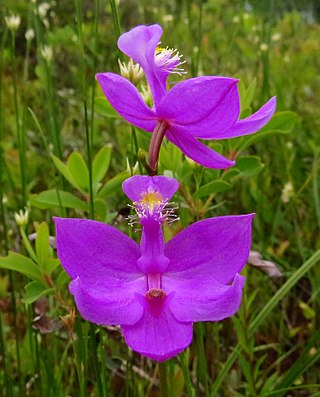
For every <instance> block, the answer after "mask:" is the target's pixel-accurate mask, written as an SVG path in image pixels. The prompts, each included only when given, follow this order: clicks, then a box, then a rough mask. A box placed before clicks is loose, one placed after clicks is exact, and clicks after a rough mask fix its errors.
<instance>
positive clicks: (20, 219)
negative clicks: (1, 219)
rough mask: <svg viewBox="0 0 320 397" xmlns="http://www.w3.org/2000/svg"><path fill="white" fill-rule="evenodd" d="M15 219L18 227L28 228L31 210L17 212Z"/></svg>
mask: <svg viewBox="0 0 320 397" xmlns="http://www.w3.org/2000/svg"><path fill="white" fill-rule="evenodd" d="M14 219H15V221H16V223H17V225H18V226H26V225H27V224H28V222H29V210H28V209H27V208H25V209H24V210H19V212H15V213H14Z"/></svg>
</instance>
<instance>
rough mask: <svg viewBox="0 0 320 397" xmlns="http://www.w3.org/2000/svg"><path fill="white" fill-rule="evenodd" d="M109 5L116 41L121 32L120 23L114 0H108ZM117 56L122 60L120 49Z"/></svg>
mask: <svg viewBox="0 0 320 397" xmlns="http://www.w3.org/2000/svg"><path fill="white" fill-rule="evenodd" d="M110 6H111V13H112V19H113V26H114V31H115V39H116V41H117V40H118V38H119V36H120V34H121V25H120V18H119V12H118V7H117V4H116V2H115V0H110ZM118 56H119V58H120V59H121V60H123V54H122V52H121V51H120V50H118Z"/></svg>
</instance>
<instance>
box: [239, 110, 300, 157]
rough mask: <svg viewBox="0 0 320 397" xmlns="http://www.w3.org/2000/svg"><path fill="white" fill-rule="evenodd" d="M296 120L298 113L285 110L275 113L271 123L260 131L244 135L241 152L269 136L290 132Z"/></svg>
mask: <svg viewBox="0 0 320 397" xmlns="http://www.w3.org/2000/svg"><path fill="white" fill-rule="evenodd" d="M296 120H297V115H296V113H294V112H290V111H284V112H277V113H275V115H274V116H273V118H272V119H271V120H270V121H269V123H268V124H267V125H266V126H264V127H263V128H262V129H261V130H260V131H259V132H257V133H255V134H253V135H247V136H244V137H242V139H243V143H242V144H241V147H240V148H239V151H240V152H241V151H243V150H245V149H246V148H247V147H249V146H250V145H252V144H253V143H256V142H259V141H261V140H263V139H265V138H268V137H269V136H272V135H275V134H288V133H289V132H291V130H292V128H293V127H294V124H295V122H296Z"/></svg>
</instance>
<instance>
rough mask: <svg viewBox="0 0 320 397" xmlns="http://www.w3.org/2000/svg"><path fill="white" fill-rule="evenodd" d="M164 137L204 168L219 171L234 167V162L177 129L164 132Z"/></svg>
mask: <svg viewBox="0 0 320 397" xmlns="http://www.w3.org/2000/svg"><path fill="white" fill-rule="evenodd" d="M166 137H167V138H168V139H169V141H171V142H172V143H173V144H174V145H176V146H178V148H180V149H181V150H182V152H183V153H184V154H185V155H186V156H188V157H190V158H191V159H192V160H194V161H195V162H196V163H199V164H201V165H203V166H204V167H207V168H217V169H221V168H228V167H231V166H233V165H235V161H232V160H228V159H226V158H225V157H223V156H222V155H221V154H219V153H217V152H215V151H214V150H212V149H210V148H209V147H208V146H206V145H204V144H203V143H201V142H199V141H198V140H197V139H196V138H194V137H193V136H192V135H189V134H187V133H185V132H182V131H180V130H178V129H175V130H173V129H172V128H171V130H169V131H167V132H166Z"/></svg>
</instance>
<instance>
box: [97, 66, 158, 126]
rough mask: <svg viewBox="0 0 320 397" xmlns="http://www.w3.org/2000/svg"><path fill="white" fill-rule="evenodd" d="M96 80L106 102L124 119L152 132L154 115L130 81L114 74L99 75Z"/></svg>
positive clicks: (154, 120)
mask: <svg viewBox="0 0 320 397" xmlns="http://www.w3.org/2000/svg"><path fill="white" fill-rule="evenodd" d="M97 80H98V82H99V84H100V85H101V88H102V90H103V92H104V94H105V96H106V97H107V99H108V101H109V102H110V103H111V105H112V106H113V108H114V109H115V110H116V111H117V112H118V113H119V114H120V115H121V116H122V117H123V118H124V119H126V120H127V121H128V122H129V123H131V124H133V125H135V126H136V127H138V128H142V129H143V130H146V131H149V132H152V131H153V130H154V128H155V126H156V114H155V112H154V111H153V110H151V109H150V108H148V106H147V105H146V104H145V103H144V101H143V99H142V97H141V95H140V93H139V91H138V90H137V88H136V87H135V86H134V85H133V84H132V83H130V81H128V80H126V79H125V78H123V77H121V76H119V75H117V74H114V73H99V74H97Z"/></svg>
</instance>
